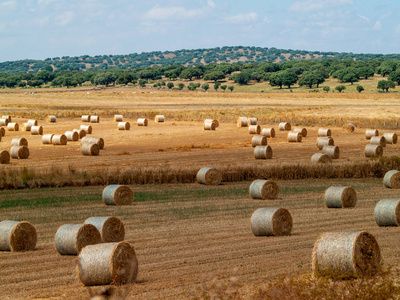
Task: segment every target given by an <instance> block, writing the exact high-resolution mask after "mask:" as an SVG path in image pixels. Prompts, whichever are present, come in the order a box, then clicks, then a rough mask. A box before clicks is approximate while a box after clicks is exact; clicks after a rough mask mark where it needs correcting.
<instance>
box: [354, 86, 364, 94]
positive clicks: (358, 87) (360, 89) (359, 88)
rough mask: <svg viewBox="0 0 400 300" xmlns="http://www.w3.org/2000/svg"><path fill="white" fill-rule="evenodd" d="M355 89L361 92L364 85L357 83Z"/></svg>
mask: <svg viewBox="0 0 400 300" xmlns="http://www.w3.org/2000/svg"><path fill="white" fill-rule="evenodd" d="M356 89H357V92H359V93H361V92H362V91H363V90H364V87H363V86H362V85H357V87H356Z"/></svg>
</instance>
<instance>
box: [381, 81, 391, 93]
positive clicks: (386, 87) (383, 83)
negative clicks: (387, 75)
mask: <svg viewBox="0 0 400 300" xmlns="http://www.w3.org/2000/svg"><path fill="white" fill-rule="evenodd" d="M394 87H395V84H394V82H393V81H391V80H380V81H379V82H378V86H377V88H378V89H382V91H386V93H389V89H390V88H392V89H393V88H394Z"/></svg>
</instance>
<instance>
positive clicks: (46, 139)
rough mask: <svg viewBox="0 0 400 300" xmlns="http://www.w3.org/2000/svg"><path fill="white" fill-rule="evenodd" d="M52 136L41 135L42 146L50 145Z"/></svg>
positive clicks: (50, 134)
mask: <svg viewBox="0 0 400 300" xmlns="http://www.w3.org/2000/svg"><path fill="white" fill-rule="evenodd" d="M53 136H54V134H52V133H49V134H45V135H43V136H42V144H45V145H49V144H52V141H51V140H52V139H53Z"/></svg>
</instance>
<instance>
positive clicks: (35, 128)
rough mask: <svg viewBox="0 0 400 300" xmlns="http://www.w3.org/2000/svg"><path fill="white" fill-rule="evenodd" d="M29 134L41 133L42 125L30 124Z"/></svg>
mask: <svg viewBox="0 0 400 300" xmlns="http://www.w3.org/2000/svg"><path fill="white" fill-rule="evenodd" d="M31 134H32V135H43V127H42V126H32V127H31Z"/></svg>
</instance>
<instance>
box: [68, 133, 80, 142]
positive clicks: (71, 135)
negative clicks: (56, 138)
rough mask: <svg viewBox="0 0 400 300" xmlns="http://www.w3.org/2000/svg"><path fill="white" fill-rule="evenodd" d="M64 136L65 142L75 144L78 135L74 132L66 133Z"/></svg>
mask: <svg viewBox="0 0 400 300" xmlns="http://www.w3.org/2000/svg"><path fill="white" fill-rule="evenodd" d="M64 135H65V136H66V137H67V141H73V142H76V141H78V140H79V134H78V133H77V132H76V131H66V132H65V133H64Z"/></svg>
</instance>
